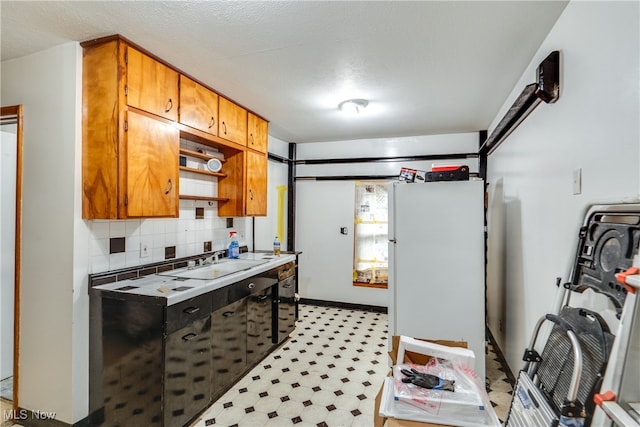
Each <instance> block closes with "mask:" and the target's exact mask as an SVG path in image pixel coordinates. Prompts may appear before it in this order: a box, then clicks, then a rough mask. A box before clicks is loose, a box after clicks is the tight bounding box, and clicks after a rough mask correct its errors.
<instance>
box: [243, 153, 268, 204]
mask: <svg viewBox="0 0 640 427" xmlns="http://www.w3.org/2000/svg"><path fill="white" fill-rule="evenodd" d="M246 156H247V157H246V162H247V189H246V195H245V198H246V208H245V210H246V212H245V214H246V215H247V216H264V215H266V214H267V156H266V155H265V154H260V153H254V152H252V151H249V150H247V152H246Z"/></svg>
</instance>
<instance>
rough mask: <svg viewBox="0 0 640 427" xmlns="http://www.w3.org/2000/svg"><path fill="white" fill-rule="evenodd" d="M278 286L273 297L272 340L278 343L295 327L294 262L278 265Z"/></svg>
mask: <svg viewBox="0 0 640 427" xmlns="http://www.w3.org/2000/svg"><path fill="white" fill-rule="evenodd" d="M277 270H278V272H277V274H278V286H277V287H276V295H275V297H274V298H273V303H274V310H273V311H274V316H273V331H274V332H273V342H274V344H279V343H281V342H282V341H284V340H286V339H287V338H288V337H289V334H291V332H293V330H294V329H295V327H296V276H295V264H294V263H293V262H290V263H287V264H285V265H283V266H281V267H278V269H277Z"/></svg>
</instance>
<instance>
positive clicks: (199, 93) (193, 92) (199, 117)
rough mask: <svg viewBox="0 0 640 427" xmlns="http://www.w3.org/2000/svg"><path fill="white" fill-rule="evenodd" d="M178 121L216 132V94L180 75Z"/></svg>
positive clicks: (215, 133) (202, 129) (213, 133)
mask: <svg viewBox="0 0 640 427" xmlns="http://www.w3.org/2000/svg"><path fill="white" fill-rule="evenodd" d="M180 123H182V124H185V125H187V126H191V127H192V128H195V129H198V130H201V131H203V132H207V133H209V134H211V135H217V134H218V94H217V93H215V92H213V91H211V90H209V89H207V88H206V87H204V86H202V85H201V84H199V83H197V82H194V81H193V80H191V79H190V78H188V77H185V76H180Z"/></svg>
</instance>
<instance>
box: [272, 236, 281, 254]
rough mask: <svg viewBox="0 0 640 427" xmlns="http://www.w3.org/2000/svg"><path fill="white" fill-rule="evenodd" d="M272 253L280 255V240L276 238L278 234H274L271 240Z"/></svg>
mask: <svg viewBox="0 0 640 427" xmlns="http://www.w3.org/2000/svg"><path fill="white" fill-rule="evenodd" d="M273 254H274V255H275V256H280V240H278V236H276V238H275V240H274V241H273Z"/></svg>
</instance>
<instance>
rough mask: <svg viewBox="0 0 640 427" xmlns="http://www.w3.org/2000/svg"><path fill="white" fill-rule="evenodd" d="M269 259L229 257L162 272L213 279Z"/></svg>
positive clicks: (169, 274) (190, 277)
mask: <svg viewBox="0 0 640 427" xmlns="http://www.w3.org/2000/svg"><path fill="white" fill-rule="evenodd" d="M268 261H269V260H264V259H260V260H249V259H228V258H225V259H223V260H220V261H218V262H217V263H215V264H208V265H204V266H200V267H194V268H193V269H189V268H186V267H185V268H178V269H175V270H171V271H165V272H164V273H160V275H161V276H171V277H181V278H185V279H200V280H213V279H217V278H219V277H223V276H227V275H229V274H233V273H237V272H239V271H244V270H248V269H250V268H252V267H255V266H257V265H260V264H264V263H266V262H268Z"/></svg>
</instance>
